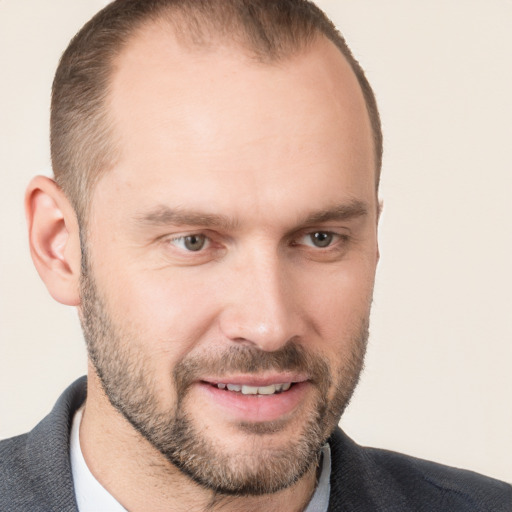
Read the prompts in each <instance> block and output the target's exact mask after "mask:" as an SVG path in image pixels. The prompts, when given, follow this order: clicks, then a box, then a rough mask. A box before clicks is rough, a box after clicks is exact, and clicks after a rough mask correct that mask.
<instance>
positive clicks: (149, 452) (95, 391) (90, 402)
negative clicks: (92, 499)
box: [80, 368, 317, 512]
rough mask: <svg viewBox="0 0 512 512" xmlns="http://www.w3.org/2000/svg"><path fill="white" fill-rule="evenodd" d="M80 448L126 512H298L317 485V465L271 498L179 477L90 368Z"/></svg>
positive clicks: (98, 476) (182, 476)
mask: <svg viewBox="0 0 512 512" xmlns="http://www.w3.org/2000/svg"><path fill="white" fill-rule="evenodd" d="M89 370H90V371H89V379H88V390H87V402H86V406H85V410H84V414H83V418H82V423H81V425H80V446H81V449H82V453H83V456H84V458H85V461H86V463H87V466H88V467H89V470H90V471H91V473H92V474H93V475H94V477H95V478H96V479H97V480H98V481H99V482H100V483H101V485H102V486H103V487H104V488H105V489H107V491H108V492H109V493H110V494H112V496H114V498H115V499H116V500H117V501H119V503H120V504H121V505H122V506H123V507H124V508H126V509H127V510H129V511H130V512H139V511H140V512H143V511H147V510H151V511H152V512H160V511H162V512H164V511H165V512H167V511H169V510H173V511H175V512H203V511H209V512H210V511H211V512H215V511H223V512H229V511H237V512H253V511H254V512H256V511H261V510H265V511H267V512H282V511H283V510H286V511H287V512H300V511H303V510H304V509H305V508H306V506H307V504H308V503H309V501H310V499H311V497H312V495H313V492H314V490H315V484H316V470H317V464H316V461H314V462H315V463H313V464H312V467H311V469H310V471H309V472H308V473H306V475H305V476H304V477H303V478H301V479H300V480H299V481H298V482H297V483H296V484H294V485H293V486H291V487H289V488H287V489H284V490H283V491H280V492H277V493H275V494H271V495H263V496H242V497H234V496H224V495H216V494H215V493H214V492H212V491H210V490H208V489H204V488H203V487H201V486H199V485H198V484H196V483H195V482H194V481H193V480H191V479H190V478H189V477H187V476H186V475H184V474H183V473H182V472H181V471H180V470H179V469H177V468H176V467H175V466H174V465H173V464H171V463H170V462H168V461H167V459H165V457H164V456H163V455H162V454H161V453H160V452H158V451H157V450H156V449H155V448H154V447H153V446H152V445H151V444H150V443H149V442H148V441H147V440H146V439H144V438H143V437H142V436H141V435H140V434H139V433H138V432H136V431H135V430H134V429H133V427H132V426H131V425H130V424H129V423H128V421H127V420H126V419H125V418H124V417H123V416H122V415H121V414H120V413H119V412H118V411H117V410H115V409H114V408H113V407H112V405H111V404H110V402H109V401H108V399H107V397H106V396H105V394H104V393H103V391H102V389H101V386H100V383H99V379H98V377H97V376H96V374H95V372H94V370H92V368H89Z"/></svg>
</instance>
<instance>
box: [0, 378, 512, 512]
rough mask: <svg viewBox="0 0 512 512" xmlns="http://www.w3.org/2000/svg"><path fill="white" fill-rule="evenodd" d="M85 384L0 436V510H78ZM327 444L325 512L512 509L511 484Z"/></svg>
mask: <svg viewBox="0 0 512 512" xmlns="http://www.w3.org/2000/svg"><path fill="white" fill-rule="evenodd" d="M85 385H86V381H85V378H82V379H79V380H78V381H76V382H75V383H74V384H72V385H71V386H70V387H69V388H68V389H67V390H66V391H65V392H64V393H63V394H62V396H61V397H60V398H59V400H58V401H57V403H56V404H55V407H54V408H53V410H52V412H51V413H50V414H49V415H48V416H47V417H46V418H45V419H43V421H41V423H39V424H38V425H37V426H36V427H35V428H34V430H32V431H31V432H29V433H28V434H24V435H21V436H18V437H14V438H12V439H7V440H5V441H1V442H0V511H1V512H77V505H76V500H75V493H74V490H73V478H72V475H71V466H70V461H69V432H70V428H71V421H72V419H73V414H74V412H75V411H76V410H77V409H78V408H79V407H80V405H81V404H82V403H83V401H84V399H85ZM329 443H330V446H331V453H332V473H331V498H330V505H329V512H356V511H361V512H373V511H375V512H406V511H407V512H410V511H414V512H477V511H478V512H512V486H510V485H508V484H505V483H503V482H499V481H497V480H493V479H491V478H487V477H484V476H481V475H477V474H475V473H472V472H469V471H462V470H459V469H454V468H449V467H446V466H440V465H438V464H434V463H432V462H426V461H422V460H419V459H414V458H412V457H407V456H405V455H400V454H397V453H393V452H387V451H384V450H377V449H373V448H362V447H360V446H358V445H356V444H355V443H354V442H353V441H352V440H351V439H349V438H348V437H347V436H346V435H345V434H344V433H343V432H342V431H341V430H337V431H336V432H335V433H334V434H333V436H332V437H331V439H330V440H329ZM98 512H100V511H98ZM148 512H150V511H148ZM283 512H286V511H283Z"/></svg>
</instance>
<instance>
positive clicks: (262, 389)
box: [209, 382, 296, 396]
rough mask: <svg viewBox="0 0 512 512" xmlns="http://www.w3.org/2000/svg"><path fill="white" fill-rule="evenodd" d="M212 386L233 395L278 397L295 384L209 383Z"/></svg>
mask: <svg viewBox="0 0 512 512" xmlns="http://www.w3.org/2000/svg"><path fill="white" fill-rule="evenodd" d="M209 384H210V385H211V386H213V387H216V388H218V389H221V390H224V391H229V392H233V393H241V394H242V395H265V396H269V395H278V394H279V393H283V392H285V391H288V390H289V389H290V388H291V387H292V386H293V385H295V384H296V383H295V382H282V383H279V384H269V385H267V386H249V385H247V384H232V383H229V384H226V383H223V382H218V383H216V384H215V383H213V384H212V383H209Z"/></svg>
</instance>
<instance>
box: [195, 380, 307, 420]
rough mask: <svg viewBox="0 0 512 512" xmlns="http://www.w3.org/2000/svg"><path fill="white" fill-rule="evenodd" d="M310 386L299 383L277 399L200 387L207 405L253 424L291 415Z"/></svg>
mask: <svg viewBox="0 0 512 512" xmlns="http://www.w3.org/2000/svg"><path fill="white" fill-rule="evenodd" d="M309 386H310V384H309V383H308V382H298V383H297V384H293V385H292V387H291V388H290V389H289V390H288V391H283V392H281V393H277V394H274V395H244V394H242V393H237V392H234V391H227V390H223V389H219V388H217V387H216V386H212V385H211V384H207V383H204V382H201V383H198V388H199V389H200V390H201V392H203V393H205V394H206V395H207V398H208V401H209V402H210V403H213V404H214V405H215V406H218V407H220V408H221V409H223V410H224V411H225V413H227V414H228V415H229V417H230V418H231V419H232V420H235V421H243V422H251V423H260V422H265V421H275V420H279V419H283V418H285V417H286V416H287V415H290V414H291V413H293V411H294V410H295V409H296V408H297V407H298V406H299V404H300V403H301V402H302V401H303V400H304V397H305V395H306V393H307V390H308V388H309Z"/></svg>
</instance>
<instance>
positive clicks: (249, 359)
mask: <svg viewBox="0 0 512 512" xmlns="http://www.w3.org/2000/svg"><path fill="white" fill-rule="evenodd" d="M269 370H273V371H277V372H279V371H281V372H285V371H290V372H297V373H305V374H307V375H308V377H309V379H310V381H311V382H312V383H313V384H316V385H317V386H320V387H321V388H323V389H327V388H328V387H329V385H330V383H331V378H330V372H329V365H328V364H327V362H326V360H324V359H323V358H322V357H321V356H318V355H314V354H311V353H309V352H307V351H306V349H304V347H303V346H302V345H299V344H298V343H296V342H289V343H287V344H286V345H285V346H284V347H283V348H281V349H279V350H276V351H273V352H266V351H264V350H261V349H259V348H256V347H253V346H241V345H234V346H231V347H229V348H227V349H226V350H224V351H223V352H222V353H208V354H205V355H200V356H188V357H186V358H185V359H182V360H181V361H180V362H179V363H178V364H177V365H176V366H175V368H174V381H175V385H176V391H177V393H178V397H180V396H183V395H184V394H185V392H186V391H187V389H188V388H189V387H190V386H191V385H192V383H193V382H195V381H197V380H199V379H200V378H201V377H203V376H204V375H208V374H213V375H225V374H229V373H247V374H256V373H260V372H264V371H269Z"/></svg>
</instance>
